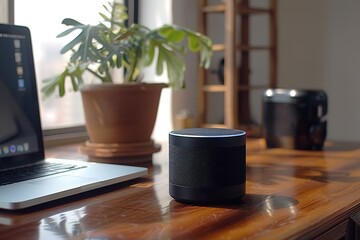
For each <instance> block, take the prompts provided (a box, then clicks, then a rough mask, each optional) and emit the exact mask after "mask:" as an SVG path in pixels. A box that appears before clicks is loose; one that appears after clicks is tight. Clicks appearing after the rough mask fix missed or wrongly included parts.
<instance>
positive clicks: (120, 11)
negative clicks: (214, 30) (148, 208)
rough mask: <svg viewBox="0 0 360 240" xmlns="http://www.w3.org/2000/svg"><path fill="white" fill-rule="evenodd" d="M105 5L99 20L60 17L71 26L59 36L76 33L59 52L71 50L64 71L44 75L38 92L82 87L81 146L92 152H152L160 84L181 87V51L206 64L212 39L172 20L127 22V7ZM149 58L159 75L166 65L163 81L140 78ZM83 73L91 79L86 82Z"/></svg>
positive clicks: (61, 93) (111, 154)
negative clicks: (116, 73) (116, 74)
mask: <svg viewBox="0 0 360 240" xmlns="http://www.w3.org/2000/svg"><path fill="white" fill-rule="evenodd" d="M104 10H105V13H100V15H101V17H102V18H103V21H102V22H100V23H99V24H97V25H86V24H82V23H80V22H78V21H76V20H74V19H69V18H66V19H64V20H63V22H62V23H63V24H65V25H66V26H69V28H68V29H67V30H66V31H64V32H62V33H61V34H59V35H58V37H64V36H67V35H69V34H72V33H74V32H78V34H77V35H76V36H75V37H74V38H73V39H72V40H71V41H70V42H69V43H67V44H66V45H65V46H64V47H63V48H62V50H61V53H62V54H65V53H70V58H69V60H68V63H67V66H66V67H65V69H64V71H63V72H62V73H61V74H59V75H58V76H56V77H54V78H51V79H48V80H46V81H45V85H44V87H43V88H42V91H43V93H44V96H45V97H47V96H49V95H52V94H54V93H55V92H56V91H57V92H58V94H59V96H64V95H65V93H66V87H67V85H66V84H67V83H71V87H72V89H73V90H74V91H78V90H80V91H81V94H82V100H83V105H84V114H85V121H86V128H87V131H88V134H89V141H88V142H87V143H86V146H83V148H82V149H83V150H84V151H85V152H87V153H89V154H90V155H96V156H99V157H118V156H132V155H140V154H146V153H152V152H154V151H156V150H158V147H157V146H154V143H153V142H152V140H151V134H152V130H153V127H154V124H155V120H156V114H157V108H158V103H159V98H160V94H161V89H162V88H164V87H166V86H170V87H174V88H183V87H184V71H185V63H184V61H183V56H184V55H185V54H186V53H187V52H188V51H191V52H199V53H200V66H202V67H205V68H208V67H209V65H210V58H211V56H212V50H211V49H212V42H211V40H210V39H209V38H208V37H206V36H204V35H202V34H200V33H197V32H194V31H191V30H188V29H185V28H182V27H179V26H175V25H164V26H161V27H160V28H156V29H149V28H147V27H145V26H143V25H140V24H133V25H131V26H130V27H127V26H126V25H125V21H126V20H127V18H128V15H127V9H126V6H125V5H123V4H122V3H119V2H117V1H114V2H112V3H109V4H108V5H104ZM153 63H154V64H155V65H156V74H157V75H161V74H163V73H164V72H165V69H166V71H167V77H168V82H167V83H166V84H165V83H151V84H149V83H142V82H141V80H142V75H141V73H142V70H143V69H144V68H145V67H147V66H149V65H151V64H153ZM114 69H122V70H123V73H124V77H123V82H122V84H117V83H115V81H114V79H113V75H112V71H113V70H114ZM85 74H90V75H92V76H93V77H94V79H95V80H92V81H93V82H92V83H91V84H89V83H87V82H86V81H85V77H84V75H85ZM94 83H100V84H94ZM147 104H149V105H147ZM134 114H136V115H135V116H134V117H133V115H134ZM139 114H140V115H139Z"/></svg>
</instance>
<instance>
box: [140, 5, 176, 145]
mask: <svg viewBox="0 0 360 240" xmlns="http://www.w3.org/2000/svg"><path fill="white" fill-rule="evenodd" d="M139 6H140V9H139V18H140V19H139V22H140V23H142V24H144V25H146V26H148V27H149V28H156V27H160V26H162V25H163V24H165V23H172V1H170V0H153V1H149V0H140V1H139ZM144 81H145V82H146V81H148V82H154V81H155V82H166V74H164V75H163V76H156V74H155V70H154V68H149V69H146V71H145V72H144ZM171 99H172V91H171V89H163V91H162V94H161V99H160V104H159V109H158V114H157V118H156V123H155V128H154V131H153V134H152V138H153V139H155V140H156V141H166V140H167V139H168V133H169V131H171V130H172V129H173V126H172V116H171Z"/></svg>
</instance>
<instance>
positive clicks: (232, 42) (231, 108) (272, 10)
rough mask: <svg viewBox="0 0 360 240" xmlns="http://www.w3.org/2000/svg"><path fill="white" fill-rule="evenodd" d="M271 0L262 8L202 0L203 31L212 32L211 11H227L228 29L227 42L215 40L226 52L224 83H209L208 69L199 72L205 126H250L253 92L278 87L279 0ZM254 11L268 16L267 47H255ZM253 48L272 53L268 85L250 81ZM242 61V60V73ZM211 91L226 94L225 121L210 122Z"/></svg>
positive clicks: (244, 1) (247, 0) (246, 1)
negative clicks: (209, 96) (253, 38)
mask: <svg viewBox="0 0 360 240" xmlns="http://www.w3.org/2000/svg"><path fill="white" fill-rule="evenodd" d="M267 1H268V8H258V7H252V6H251V0H223V1H220V0H219V2H220V3H218V4H212V5H208V1H207V0H198V4H199V6H198V7H199V21H198V22H199V31H200V32H202V33H205V34H208V33H207V32H208V28H210V27H211V26H209V24H208V22H207V15H208V14H224V31H225V32H224V43H214V45H213V51H214V52H224V60H225V64H224V84H216V85H214V84H212V85H209V84H208V83H207V72H206V71H207V70H200V71H199V87H198V91H199V94H198V96H199V99H198V103H199V105H198V110H199V121H200V126H201V127H227V128H240V127H241V128H248V127H250V125H251V120H250V117H251V116H250V105H249V96H250V92H251V91H252V90H256V89H258V90H259V89H266V88H269V87H271V88H274V87H276V85H277V80H276V79H277V44H276V42H277V39H276V35H277V34H276V30H277V28H276V0H267ZM252 14H266V15H268V27H269V30H268V32H269V36H268V38H269V43H268V45H267V46H253V45H251V44H250V39H249V38H250V37H249V35H250V34H249V31H250V15H252ZM239 19H240V20H239ZM239 31H240V34H239V33H238V32H239ZM237 38H239V39H237ZM252 51H268V53H269V54H268V55H269V66H268V68H269V70H268V72H269V73H268V81H267V84H265V85H252V84H251V82H250V76H249V75H250V53H251V52H252ZM237 55H238V56H237ZM239 63H241V71H240V72H239V67H240V65H239ZM239 77H240V78H239ZM208 93H223V94H224V123H223V124H218V123H215V124H210V123H208V122H207V119H206V113H207V111H209V109H208V106H207V99H206V94H208ZM245 130H247V129H245Z"/></svg>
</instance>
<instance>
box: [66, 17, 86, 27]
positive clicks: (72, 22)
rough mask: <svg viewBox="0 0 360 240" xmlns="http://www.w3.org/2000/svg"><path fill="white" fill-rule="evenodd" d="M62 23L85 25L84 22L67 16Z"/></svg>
mask: <svg viewBox="0 0 360 240" xmlns="http://www.w3.org/2000/svg"><path fill="white" fill-rule="evenodd" d="M61 23H62V24H64V25H66V26H77V25H83V26H84V24H82V23H80V22H78V21H76V20H74V19H72V18H65V19H64V20H63V21H62V22H61Z"/></svg>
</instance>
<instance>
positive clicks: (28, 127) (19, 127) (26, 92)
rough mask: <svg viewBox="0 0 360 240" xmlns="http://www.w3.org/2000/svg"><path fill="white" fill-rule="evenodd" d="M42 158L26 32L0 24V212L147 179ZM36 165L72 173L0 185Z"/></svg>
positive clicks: (139, 172)
mask: <svg viewBox="0 0 360 240" xmlns="http://www.w3.org/2000/svg"><path fill="white" fill-rule="evenodd" d="M44 156H45V154H44V145H43V139H42V129H41V122H40V112H39V102H38V96H37V89H36V78H35V69H34V62H33V54H32V46H31V38H30V31H29V29H28V28H26V27H23V26H15V25H6V24H0V180H2V183H0V208H2V209H22V208H27V207H31V206H34V205H37V204H41V203H45V202H49V201H53V200H57V199H60V198H64V197H67V196H71V195H74V194H78V193H82V192H85V191H89V190H93V189H96V188H100V187H103V186H108V185H111V184H115V183H119V182H123V181H127V180H130V179H134V178H138V177H141V176H145V175H146V174H147V169H146V168H143V167H133V166H123V165H114V164H105V163H89V162H83V161H76V160H61V159H46V160H45V159H44ZM40 162H48V163H60V164H67V165H68V164H71V167H70V168H71V170H66V171H62V170H61V171H59V172H58V173H56V174H52V175H48V176H45V177H41V178H35V179H31V180H25V181H20V182H18V181H17V180H16V179H15V181H10V182H6V180H5V183H4V179H1V178H2V177H4V178H5V176H6V172H8V173H9V171H15V172H16V171H18V169H19V168H21V167H24V166H30V165H36V164H37V163H40ZM36 166H37V165H36ZM35 168H36V167H35Z"/></svg>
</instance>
